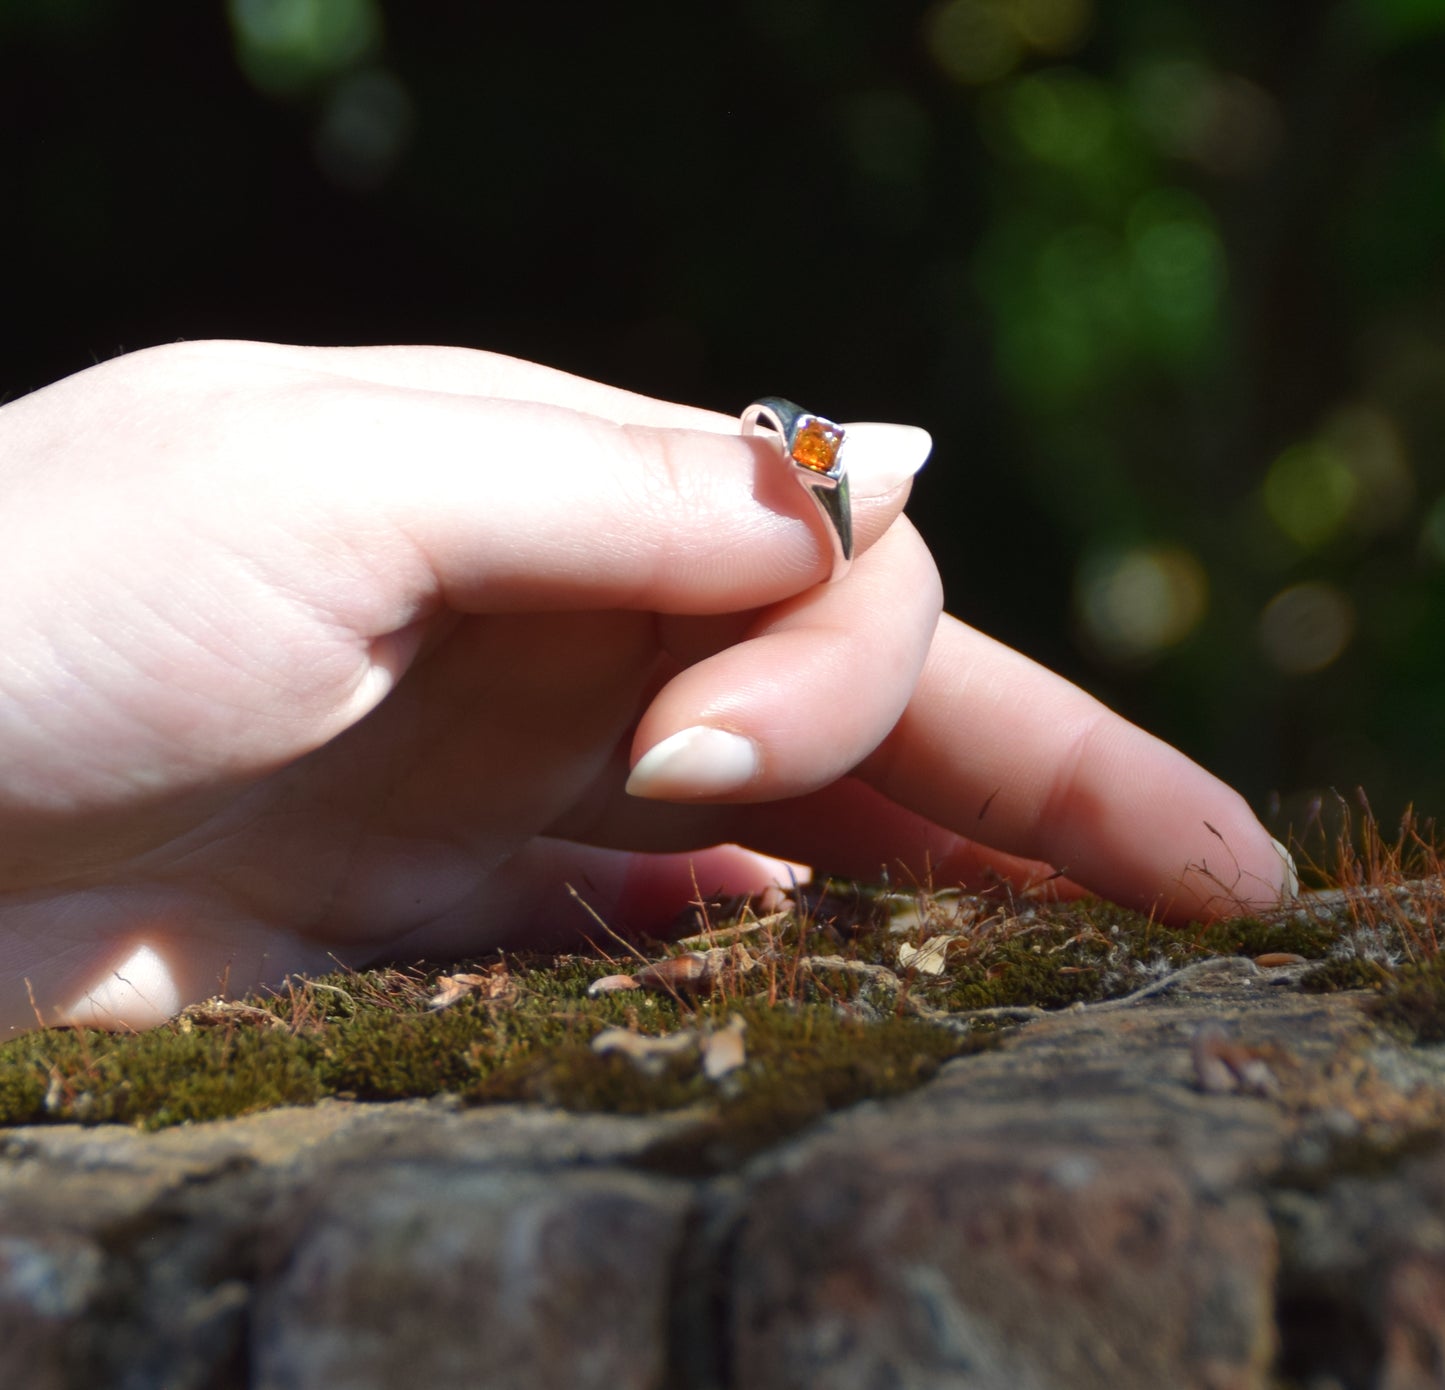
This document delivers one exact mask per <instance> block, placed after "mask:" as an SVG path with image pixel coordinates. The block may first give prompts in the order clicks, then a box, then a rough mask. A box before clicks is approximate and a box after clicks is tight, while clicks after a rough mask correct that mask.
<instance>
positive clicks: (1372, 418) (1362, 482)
mask: <svg viewBox="0 0 1445 1390" xmlns="http://www.w3.org/2000/svg"><path fill="white" fill-rule="evenodd" d="M1414 493H1415V485H1414V478H1413V475H1412V473H1411V469H1410V464H1409V460H1408V459H1407V458H1406V456H1405V453H1404V449H1403V446H1402V443H1401V440H1400V436H1399V432H1398V431H1397V430H1396V428H1395V426H1394V424H1393V423H1392V421H1391V420H1390V419H1389V417H1388V416H1386V415H1385V414H1383V413H1382V412H1381V411H1379V410H1377V409H1375V408H1373V407H1371V406H1366V405H1351V406H1346V407H1343V408H1341V409H1340V410H1337V411H1336V412H1335V413H1334V414H1333V415H1331V416H1330V418H1329V419H1328V420H1326V422H1325V424H1324V425H1323V426H1322V427H1321V429H1320V430H1319V432H1318V433H1317V434H1316V435H1315V436H1314V437H1313V438H1312V439H1308V440H1304V441H1302V442H1301V443H1298V444H1293V445H1291V446H1290V447H1289V448H1288V449H1286V450H1285V451H1284V452H1283V453H1282V454H1280V456H1279V457H1278V458H1277V459H1275V461H1274V462H1273V463H1272V464H1271V465H1270V467H1269V471H1268V472H1267V473H1266V474H1265V478H1264V483H1263V487H1262V496H1263V500H1264V507H1265V510H1266V512H1267V513H1268V514H1269V517H1270V519H1271V520H1272V521H1273V522H1274V524H1275V525H1276V526H1277V527H1278V528H1279V530H1281V531H1282V532H1284V534H1285V535H1286V536H1288V537H1289V539H1290V540H1291V541H1293V542H1294V543H1295V545H1297V546H1298V547H1299V548H1300V549H1302V550H1316V549H1319V548H1320V547H1322V546H1324V545H1327V544H1329V543H1330V542H1331V541H1333V540H1335V539H1336V538H1337V537H1339V536H1340V535H1342V534H1343V533H1345V532H1347V531H1348V532H1349V533H1351V534H1353V535H1357V536H1372V535H1377V534H1379V533H1381V532H1385V531H1389V530H1391V529H1393V528H1395V527H1397V526H1398V525H1400V524H1401V523H1402V522H1403V521H1404V520H1405V519H1406V517H1407V516H1408V515H1409V512H1410V506H1411V502H1412V501H1413V498H1414Z"/></svg>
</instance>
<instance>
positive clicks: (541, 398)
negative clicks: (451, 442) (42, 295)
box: [167, 341, 742, 434]
mask: <svg viewBox="0 0 1445 1390" xmlns="http://www.w3.org/2000/svg"><path fill="white" fill-rule="evenodd" d="M185 348H186V350H187V351H189V352H191V353H195V354H202V355H205V356H208V357H211V358H213V359H214V360H217V361H228V362H237V363H256V364H261V365H265V366H276V367H282V368H286V369H288V370H293V371H302V372H310V373H318V372H319V373H326V374H328V375H331V376H336V377H343V378H346V379H349V380H351V381H355V382H372V383H374V384H375V385H377V386H393V387H400V388H404V389H406V390H412V391H437V392H446V393H450V394H454V395H463V396H477V397H481V398H485V399H493V400H509V401H529V402H532V403H534V404H537V405H557V406H564V407H566V408H567V409H569V410H576V411H580V412H582V413H583V414H586V415H595V416H596V417H597V418H598V419H600V420H610V421H612V422H613V423H614V424H618V425H647V426H650V427H653V428H656V429H690V430H707V431H710V432H712V433H714V434H737V433H738V419H737V416H736V415H723V414H719V413H718V412H717V411H713V410H702V409H699V408H698V407H696V406H689V405H678V404H675V403H673V402H672V401H660V400H657V399H655V398H654V397H652V396H643V395H639V394H638V393H637V392H635V391H624V390H622V389H621V388H620V387H616V386H606V385H604V384H603V383H601V382H598V381H590V380H588V379H587V378H586V377H580V376H573V375H572V374H571V373H570V372H562V371H558V370H557V369H556V368H554V367H544V366H541V365H540V364H538V363H536V362H526V361H523V360H522V359H521V358H518V357H508V356H506V355H505V354H503V353H498V352H482V351H479V350H477V349H474V348H457V347H421V346H394V347H382V346H377V347H294V346H291V345H288V344H284V343H253V342H243V341H212V342H205V343H190V344H186V345H185ZM167 350H168V351H169V350H171V349H167ZM741 405H742V402H739V408H741Z"/></svg>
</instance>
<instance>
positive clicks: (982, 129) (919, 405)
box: [0, 0, 1445, 825]
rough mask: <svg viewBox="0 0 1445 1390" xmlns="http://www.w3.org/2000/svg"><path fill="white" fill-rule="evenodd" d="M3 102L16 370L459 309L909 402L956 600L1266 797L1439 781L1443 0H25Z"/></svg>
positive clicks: (626, 348)
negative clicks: (928, 455)
mask: <svg viewBox="0 0 1445 1390" xmlns="http://www.w3.org/2000/svg"><path fill="white" fill-rule="evenodd" d="M0 103H4V110H5V114H6V116H7V118H8V119H7V121H6V128H7V130H8V131H9V132H10V135H11V140H12V142H13V144H14V150H13V152H12V157H11V158H10V160H9V161H7V162H8V163H9V164H10V166H11V167H10V169H9V170H8V172H6V173H4V174H0V178H4V179H5V180H6V186H5V187H0V192H6V193H8V195H9V196H8V198H7V206H8V207H9V208H11V210H12V211H11V214H10V217H11V220H12V221H13V222H14V227H15V230H16V232H17V233H18V236H19V243H18V246H17V251H16V257H17V259H16V261H15V263H14V264H15V265H18V266H23V268H24V273H23V274H20V275H15V274H12V276H10V277H7V278H9V279H10V281H11V284H10V285H9V286H8V287H7V288H6V289H5V290H3V291H0V294H4V295H6V296H7V298H6V299H5V300H4V301H0V310H3V313H4V319H5V321H6V323H7V326H8V327H9V329H10V331H9V332H8V333H7V334H6V335H4V336H5V339H6V342H5V343H4V344H3V346H0V354H3V356H0V363H3V369H4V375H3V377H0V389H3V390H8V391H9V392H11V393H14V392H17V391H20V390H24V389H29V388H31V387H33V386H36V385H39V384H41V382H43V381H44V380H45V379H47V378H48V377H50V376H53V375H58V374H60V373H62V372H64V371H68V370H73V369H74V368H76V367H79V366H83V365H85V363H86V361H88V360H90V358H91V357H92V356H95V355H105V354H108V353H110V352H112V351H114V350H116V349H117V348H118V347H121V346H125V347H134V346H140V345H143V344H144V343H147V342H152V341H158V340H161V339H164V338H167V337H175V336H187V337H195V336H202V335H204V334H231V335H250V336H257V337H268V338H288V339H293V340H301V341H316V342H328V341H380V340H387V339H391V340H422V341H427V340H429V341H446V342H457V343H464V344H469V345H473V346H481V347H493V348H498V349H501V350H505V351H512V352H517V353H521V354H524V355H528V356H532V357H536V358H539V359H542V360H546V361H550V362H553V363H555V364H557V365H560V366H564V367H567V368H570V369H573V370H578V371H582V372H585V373H587V374H590V375H593V376H597V377H601V378H603V379H607V380H612V381H617V382H619V383H621V384H624V385H628V386H631V387H634V388H636V389H639V390H644V391H649V392H652V393H655V394H662V395H670V396H674V397H678V398H684V399H689V400H694V401H697V402H699V403H703V404H708V405H713V406H716V407H718V408H720V409H725V410H729V411H735V410H736V409H737V408H738V407H739V406H740V405H742V404H743V403H745V402H746V401H747V400H748V399H750V398H752V397H753V396H756V395H758V394H763V393H767V392H774V391H782V392H784V393H785V394H788V395H792V396H795V397H797V398H800V399H803V400H804V401H806V402H808V403H810V404H813V405H815V406H816V408H818V409H821V410H825V411H827V412H829V413H831V414H835V415H838V416H841V417H844V418H847V417H852V418H859V417H865V416H885V417H889V416H891V417H902V418H909V419H918V420H920V421H922V422H923V423H925V424H927V425H929V426H930V427H931V428H932V429H933V430H934V432H935V436H936V438H937V441H938V452H937V455H936V458H935V462H934V464H933V466H932V468H931V469H930V470H929V472H928V473H927V474H925V477H924V478H923V480H922V481H921V482H920V484H919V486H918V489H917V492H916V494H915V496H916V501H915V504H914V507H913V513H914V515H915V518H916V519H917V521H918V523H919V525H920V526H921V528H922V529H923V530H924V532H925V534H926V535H927V536H928V537H929V539H930V541H931V542H932V544H933V545H934V547H935V549H936V551H937V553H938V555H939V557H940V564H941V567H942V568H943V570H944V574H945V580H946V583H947V587H948V590H949V594H950V602H951V606H952V607H953V608H954V610H955V611H957V612H959V613H960V614H961V615H962V616H964V617H966V618H968V619H969V620H971V621H976V622H978V623H979V625H980V626H983V627H986V628H987V629H988V630H990V631H993V632H995V633H996V634H997V635H999V636H1001V637H1003V638H1004V639H1005V640H1008V641H1011V642H1014V643H1015V644H1017V645H1020V646H1021V647H1023V648H1024V649H1025V650H1028V651H1030V652H1031V653H1033V654H1035V655H1038V656H1040V657H1041V658H1042V659H1044V660H1046V661H1048V662H1050V663H1051V664H1053V665H1055V666H1057V667H1059V668H1060V669H1062V670H1063V671H1064V672H1065V673H1066V674H1067V675H1069V676H1070V677H1072V678H1073V679H1076V680H1079V681H1081V682H1082V683H1083V684H1085V685H1086V686H1088V687H1089V688H1091V689H1094V690H1096V691H1097V692H1099V693H1100V694H1101V695H1102V696H1104V697H1105V698H1106V699H1108V700H1109V701H1110V702H1111V703H1113V704H1115V705H1116V706H1117V707H1119V708H1121V709H1122V710H1123V711H1124V712H1125V713H1127V714H1129V715H1130V716H1131V717H1133V718H1135V719H1138V720H1140V721H1141V722H1143V723H1145V724H1146V725H1148V726H1150V727H1152V728H1155V729H1156V730H1158V731H1159V732H1160V733H1162V734H1163V735H1164V736H1166V737H1168V738H1170V739H1171V740H1172V741H1174V742H1176V743H1178V744H1180V745H1181V746H1183V747H1184V748H1185V749H1186V750H1187V751H1188V752H1190V753H1191V754H1193V755H1194V756H1196V757H1198V758H1199V759H1201V760H1202V761H1204V762H1205V763H1206V764H1209V765H1211V766H1213V767H1214V768H1216V769H1217V770H1218V771H1220V772H1221V773H1222V774H1223V775H1225V776H1226V777H1228V778H1229V779H1231V780H1232V781H1234V782H1235V783H1236V784H1238V785H1240V786H1241V787H1242V788H1243V789H1244V790H1246V792H1247V793H1248V794H1249V795H1250V796H1251V797H1252V798H1253V799H1254V800H1255V802H1256V804H1257V805H1260V806H1261V807H1264V806H1266V805H1267V803H1268V802H1269V801H1270V799H1271V798H1278V799H1279V800H1280V801H1281V802H1282V809H1281V810H1280V811H1279V813H1278V815H1279V817H1280V818H1281V819H1280V824H1281V825H1282V824H1283V822H1284V820H1288V819H1293V820H1294V821H1295V823H1296V824H1298V823H1299V821H1300V819H1301V817H1302V816H1303V815H1305V814H1306V808H1307V806H1308V804H1309V800H1310V798H1311V796H1313V795H1314V794H1316V793H1317V792H1319V791H1320V790H1322V789H1324V788H1326V787H1329V786H1331V785H1335V786H1340V787H1346V788H1347V787H1350V786H1353V785H1355V784H1363V785H1364V786H1365V787H1366V788H1367V789H1369V791H1370V793H1371V795H1372V797H1373V800H1374V803H1375V805H1376V808H1377V810H1380V811H1381V812H1382V813H1385V814H1386V815H1388V814H1389V813H1390V811H1391V810H1392V809H1394V808H1396V807H1398V806H1400V805H1402V804H1403V803H1404V802H1406V801H1407V800H1411V799H1414V800H1416V801H1418V802H1419V803H1420V804H1421V805H1422V807H1423V808H1424V809H1426V810H1430V809H1433V808H1434V807H1436V806H1441V805H1445V758H1442V756H1441V750H1442V746H1445V464H1442V447H1445V255H1442V250H1445V0H1309V2H1308V3H1304V4H1301V5H1296V6H1288V7H1287V6H1261V5H1258V4H1255V3H1247V2H1246V0H1222V2H1221V0H1113V3H1105V2H1104V0H936V2H935V3H931V4H900V3H897V0H834V3H830V4H824V3H823V2H822V0H733V3H728V4H723V5H720V6H710V7H705V8H702V9H698V10H697V11H696V12H694V11H693V9H692V8H691V7H679V6H675V5H668V4H666V3H663V0H636V3H632V4H629V5H627V6H625V7H595V10H594V11H587V12H579V13H577V14H573V13H572V12H570V11H569V12H567V13H566V14H565V15H564V14H560V13H558V14H553V13H551V12H550V11H548V10H547V9H546V7H535V6H523V5H521V4H517V3H513V4H502V3H498V4H488V5H468V4H461V3H452V4H442V5H436V6H423V7H408V6H404V5H403V4H401V3H400V0H226V3H224V4H221V3H220V0H216V3H214V4H212V5H206V4H199V5H198V4H196V3H195V0H155V3H153V4H151V5H148V6H146V7H144V9H143V10H140V9H137V7H124V6H121V5H119V4H116V3H113V0H0ZM802 310H806V312H800V311H802ZM820 311H821V312H820ZM820 324H822V325H824V327H823V328H822V329H821V330H820V329H819V327H818V325H820Z"/></svg>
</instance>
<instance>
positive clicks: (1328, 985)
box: [1299, 956, 1394, 994]
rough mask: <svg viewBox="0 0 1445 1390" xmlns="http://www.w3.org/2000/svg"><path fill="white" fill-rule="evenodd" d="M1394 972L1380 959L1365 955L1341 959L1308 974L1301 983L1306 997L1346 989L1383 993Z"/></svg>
mask: <svg viewBox="0 0 1445 1390" xmlns="http://www.w3.org/2000/svg"><path fill="white" fill-rule="evenodd" d="M1393 978H1394V972H1393V971H1392V970H1391V969H1390V968H1389V967H1388V966H1385V965H1382V964H1381V963H1380V962H1379V961H1377V960H1370V959H1368V958H1367V957H1365V956H1339V957H1337V958H1336V959H1334V960H1327V961H1325V962H1323V963H1322V964H1320V965H1317V966H1315V967H1314V969H1312V970H1309V971H1307V972H1306V973H1305V974H1304V975H1303V976H1302V977H1301V978H1300V982H1299V988H1300V989H1301V990H1302V991H1303V992H1304V993H1306V994H1337V993H1340V992H1341V991H1344V990H1352V989H1369V990H1382V989H1385V988H1387V987H1388V986H1389V984H1390V982H1391V980H1392V979H1393Z"/></svg>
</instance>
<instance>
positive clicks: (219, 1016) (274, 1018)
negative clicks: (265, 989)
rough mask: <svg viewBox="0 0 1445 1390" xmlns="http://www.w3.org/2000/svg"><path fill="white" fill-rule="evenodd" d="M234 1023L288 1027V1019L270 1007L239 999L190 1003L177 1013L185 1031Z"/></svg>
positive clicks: (178, 1024) (263, 1026)
mask: <svg viewBox="0 0 1445 1390" xmlns="http://www.w3.org/2000/svg"><path fill="white" fill-rule="evenodd" d="M234 1023H254V1024H257V1025H259V1026H260V1027H262V1028H285V1027H286V1020H285V1019H284V1018H281V1017H280V1016H279V1015H277V1014H273V1013H272V1012H271V1011H270V1010H269V1009H258V1008H257V1007H256V1006H255V1005H254V1004H243V1003H241V1001H240V1000H239V999H207V1000H204V1001H203V1002H201V1003H199V1004H190V1005H188V1006H187V1007H186V1008H184V1009H182V1010H181V1012H180V1013H179V1014H177V1015H176V1024H177V1026H178V1027H179V1028H180V1030H181V1032H183V1033H189V1032H190V1031H191V1030H192V1029H193V1028H220V1027H223V1026H225V1025H227V1024H234Z"/></svg>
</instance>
